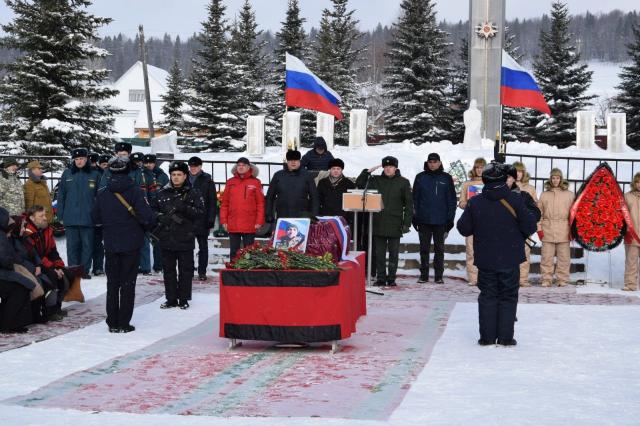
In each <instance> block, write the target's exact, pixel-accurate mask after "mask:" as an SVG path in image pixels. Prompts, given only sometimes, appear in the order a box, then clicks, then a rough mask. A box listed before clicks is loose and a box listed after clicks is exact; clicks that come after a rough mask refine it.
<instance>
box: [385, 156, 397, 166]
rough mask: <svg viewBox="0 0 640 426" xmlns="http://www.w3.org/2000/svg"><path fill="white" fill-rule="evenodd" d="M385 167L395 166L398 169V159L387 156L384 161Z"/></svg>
mask: <svg viewBox="0 0 640 426" xmlns="http://www.w3.org/2000/svg"><path fill="white" fill-rule="evenodd" d="M385 166H394V167H398V159H397V158H396V157H392V156H390V155H389V156H387V157H384V158H383V159H382V167H385Z"/></svg>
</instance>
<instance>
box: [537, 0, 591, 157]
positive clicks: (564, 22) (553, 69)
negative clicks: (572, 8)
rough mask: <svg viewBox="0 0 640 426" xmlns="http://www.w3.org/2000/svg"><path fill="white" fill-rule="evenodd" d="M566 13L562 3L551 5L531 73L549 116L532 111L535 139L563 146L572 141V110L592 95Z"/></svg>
mask: <svg viewBox="0 0 640 426" xmlns="http://www.w3.org/2000/svg"><path fill="white" fill-rule="evenodd" d="M570 21H571V20H570V18H569V12H568V10H567V6H566V4H565V3H562V2H560V1H556V2H554V3H553V4H552V6H551V28H550V29H549V30H548V31H542V32H541V33H540V55H538V57H537V58H536V60H535V63H534V74H535V77H536V80H537V81H538V84H539V85H540V89H541V90H542V93H543V94H544V97H545V99H546V100H547V102H548V103H549V107H550V108H551V117H547V116H546V115H544V114H540V113H538V114H536V115H535V119H534V122H533V123H532V124H533V125H534V126H533V127H531V128H530V129H533V130H534V135H535V139H536V140H537V141H538V142H543V143H547V144H549V145H556V146H558V147H567V146H569V145H571V144H573V143H575V140H576V129H575V125H576V118H575V116H576V112H578V111H579V110H581V109H584V108H585V107H586V106H588V105H589V104H590V100H591V99H593V98H594V97H595V96H589V95H587V94H586V92H587V89H588V88H589V85H590V84H591V76H592V74H593V72H591V71H587V68H588V66H587V65H586V64H581V63H580V55H579V53H578V52H577V51H576V47H575V46H574V45H572V44H571V34H570V33H569V24H570Z"/></svg>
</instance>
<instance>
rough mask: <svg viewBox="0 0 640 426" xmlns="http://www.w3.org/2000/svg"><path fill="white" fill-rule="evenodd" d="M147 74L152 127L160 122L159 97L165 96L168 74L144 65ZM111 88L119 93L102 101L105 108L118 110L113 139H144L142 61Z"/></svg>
mask: <svg viewBox="0 0 640 426" xmlns="http://www.w3.org/2000/svg"><path fill="white" fill-rule="evenodd" d="M147 71H148V74H149V92H150V93H151V113H152V115H153V123H154V127H155V128H156V129H157V128H158V125H157V123H159V122H161V121H162V120H164V116H163V115H162V113H161V109H162V106H163V105H164V102H163V101H162V99H161V98H160V96H161V95H164V94H166V93H167V90H168V89H167V78H168V77H169V73H168V72H167V71H165V70H163V69H161V68H158V67H154V66H152V65H147ZM112 87H113V88H114V89H116V90H118V91H119V94H118V95H117V96H114V97H113V98H110V99H108V100H105V101H104V102H105V103H106V104H108V105H113V106H115V107H117V108H120V109H121V110H122V112H121V113H120V114H118V115H117V116H116V121H115V126H114V128H115V136H117V137H121V138H134V137H148V136H149V123H148V121H147V106H146V103H145V99H144V76H143V73H142V62H140V61H138V62H136V63H135V64H133V66H132V67H131V68H129V69H128V70H127V71H126V72H125V73H124V74H123V75H122V77H120V78H119V79H118V81H116V82H115V83H113V85H112Z"/></svg>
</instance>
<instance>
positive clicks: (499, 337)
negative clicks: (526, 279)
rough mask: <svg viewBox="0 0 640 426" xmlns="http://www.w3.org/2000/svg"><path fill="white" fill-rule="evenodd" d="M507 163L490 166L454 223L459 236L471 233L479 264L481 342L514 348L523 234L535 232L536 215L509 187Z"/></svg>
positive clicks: (491, 164) (479, 342)
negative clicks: (481, 184)
mask: <svg viewBox="0 0 640 426" xmlns="http://www.w3.org/2000/svg"><path fill="white" fill-rule="evenodd" d="M507 175H508V166H505V165H504V164H500V163H497V162H491V163H490V164H488V165H487V166H486V167H485V168H484V170H483V172H482V182H483V183H484V188H483V189H482V193H481V194H480V195H477V196H475V197H473V198H471V199H470V200H469V202H468V203H467V206H466V207H465V209H464V213H463V214H462V216H461V217H460V219H459V220H458V223H457V228H458V231H459V232H460V234H461V235H463V236H465V237H468V236H470V235H473V252H474V264H475V265H476V266H477V267H478V288H479V289H480V295H479V296H478V317H479V321H480V340H478V344H480V345H483V346H485V345H493V344H495V343H496V342H497V343H498V344H499V345H504V346H513V345H515V344H516V343H517V342H516V340H515V339H514V338H513V333H514V330H513V328H514V323H515V319H516V309H517V306H518V290H519V289H520V286H519V281H520V280H519V278H520V264H521V263H522V262H524V261H525V260H526V257H525V252H524V241H525V237H524V236H526V235H531V234H533V233H534V232H535V231H536V218H535V217H534V215H533V214H532V213H531V212H530V211H529V209H527V207H526V205H525V202H524V200H523V198H522V197H521V196H520V195H519V194H516V193H515V192H511V191H510V189H509V187H508V186H507V183H506V182H507Z"/></svg>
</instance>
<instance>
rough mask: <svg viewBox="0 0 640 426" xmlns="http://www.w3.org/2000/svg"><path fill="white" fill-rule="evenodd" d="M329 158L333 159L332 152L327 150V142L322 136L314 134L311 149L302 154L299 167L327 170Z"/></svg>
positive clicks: (310, 169) (311, 169)
mask: <svg viewBox="0 0 640 426" xmlns="http://www.w3.org/2000/svg"><path fill="white" fill-rule="evenodd" d="M331 160H333V154H331V152H330V151H327V142H326V141H325V140H324V138H323V137H322V136H316V139H315V140H314V141H313V149H312V150H311V151H308V152H307V153H306V154H304V156H303V157H302V160H301V161H300V168H301V169H304V170H309V171H318V170H329V167H331V166H329V162H330V161H331Z"/></svg>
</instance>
